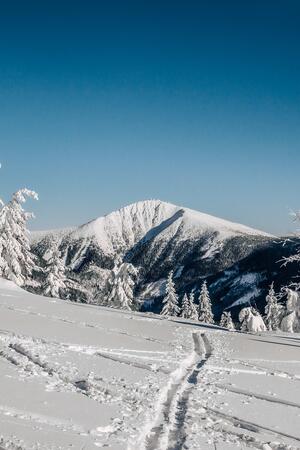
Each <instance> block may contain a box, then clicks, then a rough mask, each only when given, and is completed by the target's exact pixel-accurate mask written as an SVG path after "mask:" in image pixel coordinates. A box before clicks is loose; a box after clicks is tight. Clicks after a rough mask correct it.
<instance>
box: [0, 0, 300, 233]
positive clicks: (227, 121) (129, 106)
mask: <svg viewBox="0 0 300 450" xmlns="http://www.w3.org/2000/svg"><path fill="white" fill-rule="evenodd" d="M0 119H1V120H0V161H1V163H2V169H1V171H0V180H1V183H0V186H1V190H0V196H1V197H3V198H4V199H8V198H9V196H10V194H11V193H12V192H13V191H14V190H16V189H17V188H19V187H23V186H26V187H29V188H32V189H35V190H36V191H38V193H39V195H40V200H39V202H38V203H37V204H34V203H33V202H30V203H29V204H28V206H27V207H28V208H29V209H30V210H34V212H35V214H36V219H35V221H34V222H33V223H32V224H31V228H33V229H43V228H54V227H61V226H68V225H75V224H80V223H84V222H86V221H88V220H89V219H91V218H94V217H97V216H100V215H102V214H105V213H108V212H110V211H112V210H114V209H116V208H119V207H121V206H124V205H126V204H128V203H132V202H134V201H137V200H142V199H148V198H160V199H162V200H166V201H170V202H172V203H175V204H180V205H185V206H188V207H191V208H194V209H198V210H200V211H203V212H207V213H210V214H214V215H217V216H220V217H223V218H227V219H229V220H233V221H238V222H242V223H244V224H247V225H250V226H254V227H257V228H261V229H263V230H266V231H271V232H274V233H285V232H288V231H291V230H293V229H294V225H293V224H292V223H291V220H290V218H289V215H288V214H289V210H290V209H298V208H300V198H299V191H300V189H299V188H300V176H299V169H300V2H299V1H298V0H295V1H292V0H284V1H276V0H274V1H264V0H261V1H255V0H251V1H240V0H239V1H231V0H226V1H225V0H224V1H201V0H199V1H195V2H192V1H184V2H183V1H181V2H177V1H166V2H164V1H151V2H150V1H149V2H148V1H143V0H140V1H136V2H131V1H127V0H123V1H101V0H98V1H90V0H85V1H76V0H72V1H70V0H69V1H64V0H60V1H55V0H51V1H47V0H43V1H40V0H39V1H36V2H33V1H30V0H27V1H26V2H25V1H24V0H23V1H13V0H12V1H9V2H1V9H0Z"/></svg>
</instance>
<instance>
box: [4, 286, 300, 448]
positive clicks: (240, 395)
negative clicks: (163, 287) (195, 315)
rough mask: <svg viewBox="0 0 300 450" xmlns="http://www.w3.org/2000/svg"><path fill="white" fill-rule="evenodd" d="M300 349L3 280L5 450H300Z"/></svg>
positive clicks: (298, 344) (293, 341)
mask: <svg viewBox="0 0 300 450" xmlns="http://www.w3.org/2000/svg"><path fill="white" fill-rule="evenodd" d="M299 348H300V340H299V339H298V338H297V337H295V336H289V335H282V336H273V335H265V336H254V335H243V334H240V333H230V332H227V331H222V330H221V329H218V328H215V327H211V328H209V327H207V326H201V325H199V323H198V324H192V323H191V322H189V321H185V322H180V321H179V320H167V319H163V318H161V317H158V316H151V315H148V316H147V315H145V314H138V313H130V312H129V313H125V312H121V311H117V310H112V309H105V308H100V307H95V306H88V305H81V304H74V303H69V302H66V301H61V300H53V299H49V298H46V297H39V296H35V295H33V294H30V293H27V292H24V291H23V290H21V289H20V288H17V287H15V286H14V285H13V284H12V283H10V282H7V281H3V280H1V281H0V377H1V382H0V436H1V438H0V446H1V447H2V448H9V449H14V450H15V449H22V450H29V449H30V450H37V449H39V450H41V449H44V450H46V449H47V450H58V449H60V450H62V449H67V448H71V447H72V448H75V449H86V450H90V449H94V448H95V449H96V448H109V449H113V450H119V449H120V450H121V449H122V450H124V449H129V450H143V449H145V450H151V449H152V450H154V449H155V450H160V449H169V450H173V449H180V448H183V445H185V447H184V448H190V449H199V448H201V449H216V448H217V449H222V450H223V449H224V450H230V449H235V448H243V449H246V448H260V449H264V450H267V449H273V450H274V449H297V448H300V431H299V430H300V416H299V409H300V395H299V386H298V384H299V383H300V362H299ZM267 443H268V444H267Z"/></svg>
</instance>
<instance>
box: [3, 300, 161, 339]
mask: <svg viewBox="0 0 300 450" xmlns="http://www.w3.org/2000/svg"><path fill="white" fill-rule="evenodd" d="M0 308H4V309H9V310H11V311H15V312H19V313H22V314H28V315H32V316H38V317H43V318H44V319H50V320H53V321H59V322H64V323H68V324H70V325H75V326H78V327H84V328H96V329H99V330H102V331H105V332H106V333H108V334H113V335H115V334H119V335H123V336H129V337H133V338H135V339H139V340H141V341H151V342H156V343H159V344H161V343H163V341H162V340H160V339H156V338H152V337H150V336H141V335H139V334H132V333H128V332H127V331H121V330H118V329H115V328H110V329H108V328H106V327H103V326H101V325H96V324H90V323H87V322H78V321H75V320H70V319H67V318H64V317H59V316H52V315H47V314H42V313H39V312H35V311H28V310H26V309H21V308H15V307H13V306H8V305H5V304H0Z"/></svg>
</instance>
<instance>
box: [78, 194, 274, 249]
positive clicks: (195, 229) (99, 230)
mask: <svg viewBox="0 0 300 450" xmlns="http://www.w3.org/2000/svg"><path fill="white" fill-rule="evenodd" d="M175 223H176V227H177V228H178V226H180V227H181V228H182V232H186V233H188V235H189V237H190V235H191V234H195V236H197V235H199V234H202V233H204V232H207V231H210V232H216V233H218V234H219V235H220V237H223V238H226V237H230V236H235V235H241V234H246V235H252V236H255V235H257V236H269V235H268V234H267V233H264V232H262V231H258V230H255V229H253V228H250V227H246V226H244V225H240V224H237V223H233V222H230V221H227V220H224V219H219V218H217V217H214V216H211V215H209V214H205V213H201V212H198V211H194V210H192V209H188V208H184V207H180V206H176V205H173V204H171V203H167V202H163V201H161V200H145V201H139V202H136V203H132V204H130V205H128V206H125V207H124V208H121V209H119V210H117V211H114V212H112V213H110V214H108V215H106V216H103V217H99V218H97V219H95V220H92V221H91V222H89V223H87V224H85V225H82V226H81V227H79V228H77V229H76V230H74V231H73V232H72V233H71V235H72V237H74V238H75V237H76V238H79V237H80V238H91V237H93V238H96V240H97V241H98V244H99V245H100V246H101V248H102V249H103V250H104V251H108V252H111V251H114V250H115V248H116V246H117V247H119V248H120V247H122V248H124V249H125V248H130V247H131V246H133V245H135V244H136V243H137V241H139V240H140V239H141V238H143V237H144V236H145V235H146V234H147V233H148V232H149V231H150V230H152V229H153V228H156V227H159V226H162V227H163V228H164V229H165V228H168V227H170V226H172V225H173V224H175ZM157 231H159V230H157Z"/></svg>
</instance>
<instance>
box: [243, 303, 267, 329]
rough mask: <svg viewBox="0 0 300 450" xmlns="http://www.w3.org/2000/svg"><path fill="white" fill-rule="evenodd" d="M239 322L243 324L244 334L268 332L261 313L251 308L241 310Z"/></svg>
mask: <svg viewBox="0 0 300 450" xmlns="http://www.w3.org/2000/svg"><path fill="white" fill-rule="evenodd" d="M239 321H240V323H241V331H243V332H249V333H258V332H260V331H267V328H266V325H265V323H264V321H263V318H262V317H261V315H260V313H259V312H258V311H257V310H256V309H255V308H253V307H251V306H247V307H245V308H242V309H241V310H240V313H239Z"/></svg>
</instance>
